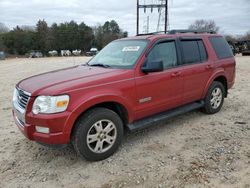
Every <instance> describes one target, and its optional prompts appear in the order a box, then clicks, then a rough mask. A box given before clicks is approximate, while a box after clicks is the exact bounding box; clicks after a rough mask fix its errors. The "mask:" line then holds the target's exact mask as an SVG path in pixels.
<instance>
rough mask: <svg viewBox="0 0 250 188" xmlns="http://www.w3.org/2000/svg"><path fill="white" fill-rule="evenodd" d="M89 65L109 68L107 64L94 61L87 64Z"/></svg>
mask: <svg viewBox="0 0 250 188" xmlns="http://www.w3.org/2000/svg"><path fill="white" fill-rule="evenodd" d="M88 65H89V66H93V67H94V66H95V67H104V68H109V67H110V66H109V65H106V64H102V63H96V64H88Z"/></svg>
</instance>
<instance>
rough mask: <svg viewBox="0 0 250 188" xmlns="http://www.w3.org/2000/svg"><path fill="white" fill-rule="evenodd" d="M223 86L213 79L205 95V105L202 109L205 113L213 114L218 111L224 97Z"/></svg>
mask: <svg viewBox="0 0 250 188" xmlns="http://www.w3.org/2000/svg"><path fill="white" fill-rule="evenodd" d="M225 93H226V91H225V87H224V86H223V84H222V83H221V82H217V81H214V82H213V83H212V84H211V86H210V87H209V89H208V92H207V95H206V97H205V100H204V101H205V106H204V107H203V109H202V111H203V112H204V113H206V114H215V113H217V112H219V111H220V109H221V107H222V105H223V102H224V97H225Z"/></svg>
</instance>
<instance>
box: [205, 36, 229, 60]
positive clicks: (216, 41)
mask: <svg viewBox="0 0 250 188" xmlns="http://www.w3.org/2000/svg"><path fill="white" fill-rule="evenodd" d="M209 41H210V43H211V44H212V46H213V48H214V51H215V53H216V55H217V57H218V58H219V59H225V58H229V57H233V52H232V50H231V49H230V47H229V45H228V43H227V41H226V40H225V39H224V38H223V37H209Z"/></svg>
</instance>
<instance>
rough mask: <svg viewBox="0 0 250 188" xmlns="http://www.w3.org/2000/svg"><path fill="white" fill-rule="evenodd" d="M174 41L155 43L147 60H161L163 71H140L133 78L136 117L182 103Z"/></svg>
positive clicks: (179, 74) (180, 78) (181, 83)
mask: <svg viewBox="0 0 250 188" xmlns="http://www.w3.org/2000/svg"><path fill="white" fill-rule="evenodd" d="M176 49H177V48H176V42H175V41H174V40H172V41H162V42H159V43H157V44H156V45H155V46H154V47H153V48H152V50H151V51H150V52H149V54H148V56H147V61H152V62H155V61H159V60H162V61H163V64H164V71H162V72H156V73H148V74H144V73H141V74H140V75H139V76H137V77H136V78H135V82H136V90H137V110H136V119H140V118H143V117H146V116H149V115H153V114H156V113H158V112H162V111H165V110H168V109H171V108H173V107H176V106H180V105H181V104H182V90H183V82H182V77H181V71H180V67H178V58H177V51H176Z"/></svg>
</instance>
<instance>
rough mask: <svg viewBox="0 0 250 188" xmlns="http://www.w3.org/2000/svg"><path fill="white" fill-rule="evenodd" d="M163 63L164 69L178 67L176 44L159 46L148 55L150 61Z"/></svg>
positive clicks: (163, 43)
mask: <svg viewBox="0 0 250 188" xmlns="http://www.w3.org/2000/svg"><path fill="white" fill-rule="evenodd" d="M159 60H162V61H163V65H164V69H167V68H169V67H174V66H176V65H177V55H176V46H175V42H174V41H171V42H162V43H159V44H157V45H156V46H155V47H154V48H153V49H152V51H151V52H150V53H149V55H148V61H159Z"/></svg>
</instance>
